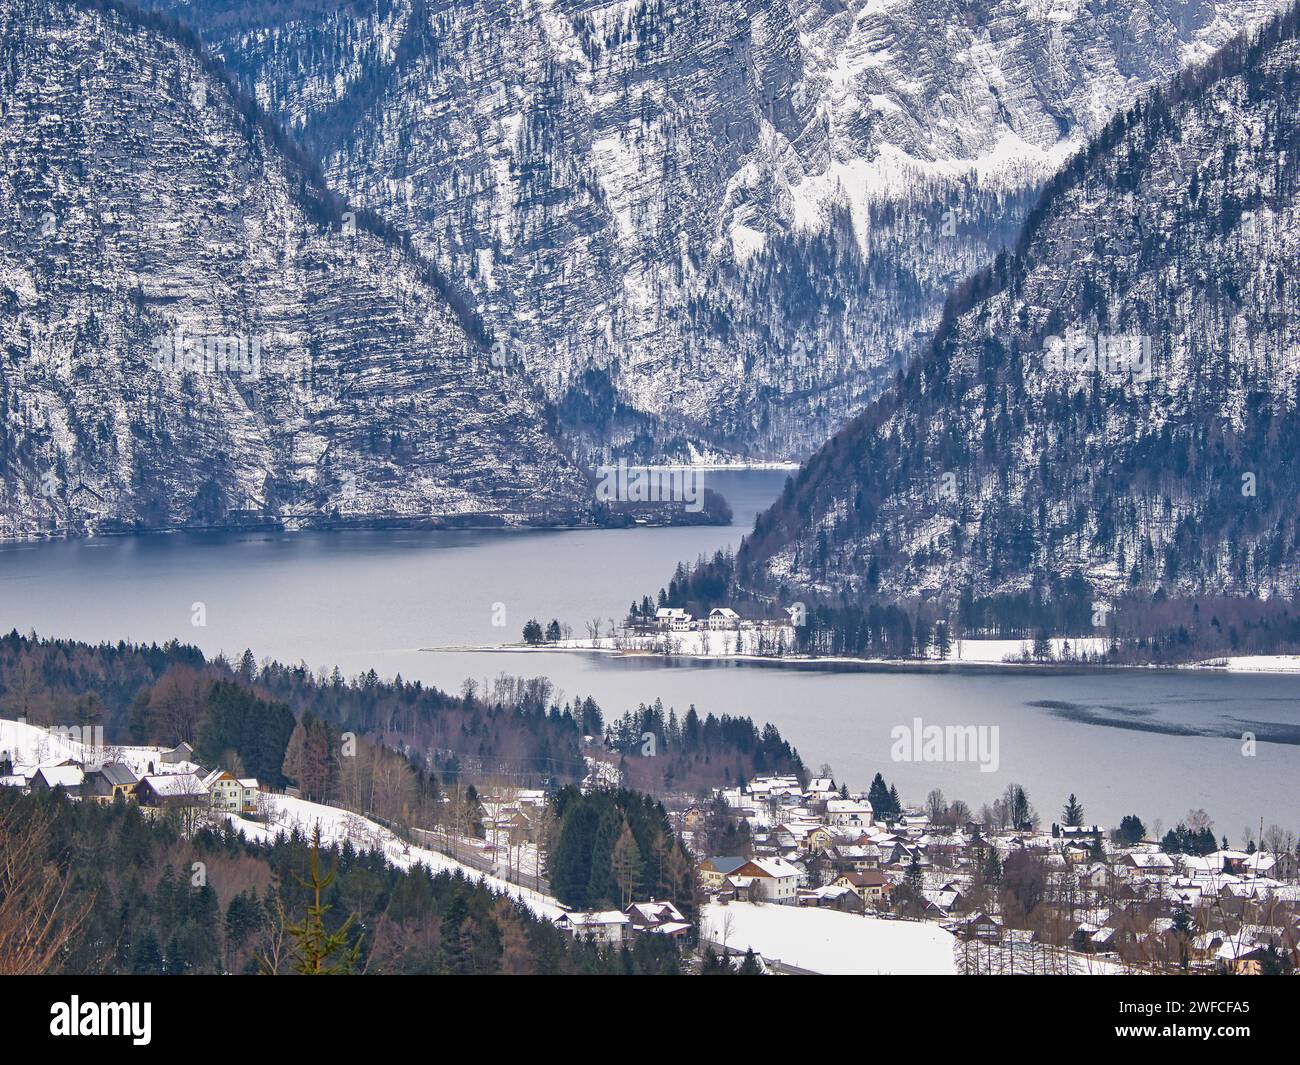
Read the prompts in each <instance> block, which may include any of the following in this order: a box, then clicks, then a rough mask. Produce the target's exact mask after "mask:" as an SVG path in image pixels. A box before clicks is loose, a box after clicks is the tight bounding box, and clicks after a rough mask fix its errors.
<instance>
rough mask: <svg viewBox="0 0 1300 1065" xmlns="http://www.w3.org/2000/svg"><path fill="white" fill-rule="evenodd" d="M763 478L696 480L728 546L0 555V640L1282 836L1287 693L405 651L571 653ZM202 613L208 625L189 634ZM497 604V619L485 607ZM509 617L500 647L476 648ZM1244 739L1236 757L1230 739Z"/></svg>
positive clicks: (251, 544)
mask: <svg viewBox="0 0 1300 1065" xmlns="http://www.w3.org/2000/svg"><path fill="white" fill-rule="evenodd" d="M785 476H786V474H785V473H784V472H781V471H748V472H733V473H720V472H719V473H715V472H712V471H709V472H708V473H706V474H705V478H706V479H705V483H706V484H707V485H708V487H710V488H714V489H716V490H718V491H720V492H721V493H722V494H723V495H725V496H726V497H727V499H728V500H729V501H730V503H731V505H732V508H733V510H734V512H735V515H736V522H735V524H734V525H732V526H731V527H729V528H677V529H644V528H642V529H631V530H617V531H615V530H606V531H596V530H584V531H578V532H498V531H492V532H437V533H425V532H405V531H398V532H348V533H318V532H312V533H255V534H254V533H240V534H195V535H172V536H145V537H135V538H108V539H96V540H89V541H74V542H70V543H64V542H55V543H46V544H36V545H22V546H13V547H5V548H0V627H2V628H3V629H4V630H5V631H8V630H9V629H11V628H17V629H19V630H20V631H23V632H26V631H29V630H32V629H34V630H35V631H36V632H38V633H39V634H41V635H45V636H62V637H70V638H76V639H82V640H90V641H99V640H114V641H116V640H118V639H127V640H134V641H152V640H157V641H160V642H161V641H163V640H167V639H170V638H172V637H178V638H180V639H181V640H184V641H187V642H190V643H193V644H196V645H198V646H199V647H201V648H203V650H204V651H205V652H208V653H212V654H215V653H216V652H218V651H225V652H226V653H227V654H229V655H231V656H235V655H238V654H240V653H241V652H242V651H243V649H244V648H245V647H251V648H252V649H253V651H254V653H255V654H256V655H257V656H258V657H259V658H261V657H268V656H269V657H274V658H278V659H281V660H283V661H289V662H299V661H302V662H305V663H306V664H307V665H309V666H310V667H312V668H313V669H315V668H317V667H320V666H326V667H332V666H334V665H335V664H337V665H339V666H340V668H342V669H343V670H344V672H345V673H347V674H349V675H351V674H355V673H359V672H362V671H364V670H367V669H370V668H372V667H373V668H374V669H375V670H376V671H377V672H378V673H380V674H381V675H384V676H390V677H391V676H393V675H394V674H397V673H401V674H402V676H404V677H406V678H408V679H416V678H419V679H422V680H424V681H426V682H428V683H433V684H437V685H439V686H441V687H444V688H449V689H456V688H458V687H459V685H460V683H461V681H462V680H464V679H465V678H466V677H472V678H474V679H477V680H484V679H486V678H490V677H492V676H495V675H496V674H497V673H500V672H508V673H518V674H524V675H530V676H531V675H545V676H548V677H550V678H551V679H552V680H553V681H554V683H555V684H556V685H557V687H558V688H559V689H561V690H562V691H563V692H564V694H565V696H566V697H571V696H573V695H575V694H581V695H587V694H590V695H592V696H594V697H595V698H596V700H597V701H598V702H599V703H600V704H601V706H602V707H603V708H604V709H605V712H606V714H607V715H611V714H621V713H622V711H623V710H625V709H628V708H630V707H633V706H635V705H636V704H637V703H638V702H641V701H646V702H650V701H653V700H654V699H655V698H656V697H658V698H662V699H663V701H664V704H665V705H673V706H676V707H677V708H678V709H679V710H685V708H686V707H687V706H688V705H689V704H690V703H694V704H695V705H696V707H697V708H698V709H699V710H700V711H701V712H702V713H703V712H708V711H713V712H714V713H730V714H744V715H747V716H750V717H753V718H754V719H755V720H756V721H758V722H759V723H760V724H761V723H762V722H765V721H771V722H773V723H774V724H775V725H776V726H777V727H778V728H780V730H781V732H782V734H783V735H784V736H786V737H787V738H788V739H789V740H790V741H791V742H792V743H793V744H794V745H795V746H797V747H798V748H799V751H800V753H801V754H802V756H803V758H804V761H805V762H806V763H807V764H808V765H809V767H810V768H812V769H816V768H817V767H818V766H819V765H821V764H822V763H829V764H830V765H831V766H832V768H833V769H834V770H835V773H836V774H837V777H839V778H840V779H847V780H848V782H849V783H850V785H851V786H854V787H863V788H865V787H866V785H867V783H868V782H869V780H870V778H871V776H872V774H874V773H875V772H876V771H878V770H879V771H882V772H884V774H885V776H886V778H887V779H889V780H890V781H891V782H896V783H897V785H898V788H899V791H900V792H901V793H902V795H903V798H904V799H905V800H907V801H918V802H919V801H920V800H921V799H923V798H924V796H925V794H926V792H927V791H928V790H929V789H930V788H932V787H940V788H942V789H943V791H944V793H945V794H946V795H947V796H948V797H949V798H954V797H960V798H963V799H965V800H966V801H967V802H969V803H970V804H971V805H972V806H973V807H976V808H978V806H979V804H980V803H981V802H984V801H988V800H991V799H993V798H994V797H995V796H996V795H998V794H999V793H1000V792H1001V791H1002V789H1003V788H1004V787H1005V786H1006V785H1007V783H1009V782H1011V781H1018V782H1020V783H1022V784H1024V785H1025V787H1026V788H1027V789H1028V790H1029V794H1030V798H1031V799H1032V800H1033V801H1034V803H1035V805H1036V806H1037V807H1038V808H1039V810H1040V812H1041V813H1042V814H1043V816H1044V820H1045V821H1050V820H1051V819H1052V818H1053V817H1056V816H1057V815H1058V813H1059V809H1060V806H1061V805H1062V803H1063V802H1064V800H1065V797H1066V795H1067V794H1068V793H1069V792H1071V791H1074V792H1076V793H1077V794H1078V795H1079V797H1080V799H1081V800H1082V801H1083V802H1084V804H1085V807H1086V809H1087V812H1088V815H1089V817H1093V818H1098V819H1104V820H1106V821H1109V822H1113V821H1114V820H1117V819H1118V818H1119V817H1120V816H1122V815H1123V814H1126V813H1138V814H1139V815H1140V816H1141V817H1142V818H1143V819H1144V820H1145V821H1146V823H1147V825H1148V828H1150V827H1152V824H1153V822H1154V821H1155V820H1157V819H1159V820H1160V821H1162V822H1163V824H1164V825H1165V826H1166V827H1169V826H1171V825H1172V824H1173V823H1174V822H1175V821H1176V820H1177V819H1178V818H1179V817H1180V816H1181V815H1182V814H1183V813H1184V812H1185V811H1187V810H1188V809H1189V808H1192V807H1204V808H1205V809H1206V810H1207V811H1209V813H1210V815H1211V816H1212V817H1213V818H1214V820H1215V825H1216V831H1218V832H1220V833H1226V834H1227V835H1228V836H1229V838H1230V839H1231V840H1232V841H1234V842H1236V841H1237V840H1238V839H1239V837H1240V836H1241V833H1242V830H1243V829H1244V827H1245V826H1247V825H1256V826H1257V825H1258V822H1259V819H1260V817H1263V818H1264V819H1265V821H1266V822H1277V823H1280V824H1284V825H1286V826H1287V827H1290V828H1300V809H1298V806H1300V803H1298V802H1297V799H1298V798H1300V788H1298V787H1297V781H1300V678H1291V677H1285V676H1251V675H1231V676H1229V675H1223V674H1200V673H1198V674H1188V673H1173V672H1136V671H1116V672H1106V673H1086V674H1050V675H1047V674H1042V673H1008V672H1004V671H989V672H987V673H978V674H972V673H969V672H966V673H944V672H929V673H921V672H907V673H902V672H890V671H880V670H867V671H863V670H855V671H845V670H830V669H788V668H779V667H772V666H767V665H755V664H741V665H738V664H734V663H716V664H715V663H690V664H687V663H669V662H665V661H662V660H659V659H653V658H635V659H629V658H624V659H616V658H613V657H610V656H600V655H581V654H555V653H544V652H540V653H526V652H519V653H498V654H485V653H478V652H472V651H440V652H436V653H430V652H428V651H422V650H420V649H421V648H427V647H434V646H440V647H447V646H455V647H470V646H479V645H485V644H500V643H505V642H513V641H517V640H518V639H519V633H520V630H521V628H522V627H523V624H524V622H525V621H527V620H528V619H529V618H530V617H537V618H539V619H541V620H542V621H543V622H545V621H548V620H549V619H550V618H552V617H556V618H559V619H560V620H561V622H565V623H567V624H569V625H571V626H572V627H573V629H574V632H575V633H576V634H578V635H582V634H585V626H586V622H587V621H589V620H591V619H594V618H600V619H601V620H602V624H605V623H607V622H606V619H608V618H610V617H614V618H619V617H621V616H622V615H623V614H624V612H625V611H626V610H627V607H628V604H629V603H630V602H631V601H632V600H633V598H637V599H639V598H640V596H641V595H642V594H646V593H654V592H655V591H657V590H658V588H659V587H660V586H661V585H662V584H665V583H666V582H667V579H668V577H669V576H670V575H671V573H672V569H673V567H674V566H675V565H676V563H677V561H678V560H680V559H686V560H690V559H694V558H695V557H696V556H697V555H699V554H701V553H705V554H711V553H712V552H713V551H714V550H715V549H717V548H718V547H721V546H724V545H725V544H732V545H733V546H734V545H735V544H737V543H739V540H740V537H741V535H742V534H743V533H744V532H746V531H748V530H749V529H750V528H752V526H753V519H754V515H755V514H756V513H757V512H758V511H759V510H761V509H762V508H763V507H764V506H766V505H767V504H768V503H769V502H770V501H771V500H772V499H774V498H775V496H776V495H777V493H778V492H779V491H780V489H781V485H782V484H783V483H784V480H785ZM196 603H201V604H203V608H204V611H205V613H206V625H203V626H195V625H194V624H192V618H193V616H194V605H195V604H196ZM498 604H501V606H498ZM502 608H504V616H505V622H506V624H505V626H504V627H496V626H494V625H493V619H494V615H495V616H496V617H498V618H499V617H500V615H501V612H502ZM916 717H920V718H921V719H922V721H923V723H924V724H925V725H941V726H942V725H977V726H980V725H983V726H990V727H993V726H996V727H997V730H998V731H997V753H998V768H997V771H996V772H983V771H981V769H980V767H979V765H978V764H975V763H971V762H967V763H951V762H947V763H936V762H920V763H907V762H893V761H891V759H890V748H891V746H892V743H891V730H892V729H893V728H895V727H896V726H900V725H911V723H912V721H913V719H914V718H916ZM1245 731H1251V732H1254V733H1255V734H1256V735H1257V737H1258V738H1259V743H1258V746H1257V753H1256V755H1255V756H1254V757H1243V755H1242V753H1241V748H1242V741H1241V735H1242V733H1243V732H1245Z"/></svg>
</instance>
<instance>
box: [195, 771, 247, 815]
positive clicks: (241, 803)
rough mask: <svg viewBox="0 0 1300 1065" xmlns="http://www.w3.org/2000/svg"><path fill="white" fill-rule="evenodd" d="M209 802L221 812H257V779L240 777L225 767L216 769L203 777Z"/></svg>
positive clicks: (213, 808) (214, 808)
mask: <svg viewBox="0 0 1300 1065" xmlns="http://www.w3.org/2000/svg"><path fill="white" fill-rule="evenodd" d="M203 787H204V789H205V790H206V791H207V793H208V804H209V806H211V808H212V810H213V811H214V812H215V813H219V814H255V813H257V791H258V786H257V780H256V779H254V778H252V777H246V778H244V779H242V780H241V779H240V778H238V777H236V776H235V775H234V774H233V773H228V772H227V771H226V770H224V769H214V770H213V771H212V772H211V773H209V774H208V775H207V776H206V777H204V778H203Z"/></svg>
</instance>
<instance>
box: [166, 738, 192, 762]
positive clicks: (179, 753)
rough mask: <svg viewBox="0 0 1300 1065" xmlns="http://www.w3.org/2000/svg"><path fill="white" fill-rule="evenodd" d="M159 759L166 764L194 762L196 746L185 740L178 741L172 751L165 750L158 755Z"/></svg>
mask: <svg viewBox="0 0 1300 1065" xmlns="http://www.w3.org/2000/svg"><path fill="white" fill-rule="evenodd" d="M158 761H160V762H162V763H163V764H164V765H179V764H180V763H181V762H192V761H194V748H193V747H191V746H190V745H189V744H188V743H185V742H181V743H178V744H177V745H176V746H175V747H173V748H172V749H171V750H170V751H163V752H162V753H161V754H160V755H158Z"/></svg>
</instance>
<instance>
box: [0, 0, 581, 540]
mask: <svg viewBox="0 0 1300 1065" xmlns="http://www.w3.org/2000/svg"><path fill="white" fill-rule="evenodd" d="M0 41H2V42H3V43H2V44H0V308H2V311H0V352H2V355H0V478H2V479H3V487H4V494H3V497H2V498H0V536H5V537H10V536H30V535H38V534H41V533H46V532H54V533H62V532H68V531H71V532H78V531H84V530H88V529H89V530H95V529H98V530H101V531H103V530H113V529H136V528H150V529H156V528H174V527H178V526H192V525H208V524H230V523H238V522H241V521H280V522H285V523H288V524H291V525H292V524H313V523H320V522H326V521H335V520H340V521H348V520H374V519H393V520H399V521H420V520H428V519H433V520H444V521H451V520H461V521H465V520H471V519H485V518H486V519H488V520H506V521H527V520H541V521H546V520H551V519H556V518H568V517H572V516H574V515H577V514H581V513H584V512H585V511H586V510H587V509H588V505H589V500H590V498H591V496H590V489H589V487H588V485H587V483H586V480H585V478H584V476H583V475H581V474H580V473H579V472H578V471H577V470H576V469H575V467H574V466H573V465H572V464H571V463H570V462H569V460H568V459H567V458H566V457H565V455H564V454H563V453H562V451H561V448H560V447H559V445H558V444H557V443H556V441H555V439H554V438H553V437H552V436H551V435H550V432H549V430H548V428H547V425H546V418H547V414H546V408H545V405H544V403H542V402H540V401H539V398H538V396H537V395H536V394H535V390H534V388H533V386H532V384H531V382H528V381H526V380H525V379H524V378H522V377H521V376H520V375H519V374H518V373H516V372H515V371H513V370H511V369H510V368H508V367H502V366H499V365H496V364H494V361H493V359H492V355H491V352H490V350H489V348H488V346H487V344H486V342H485V341H484V339H483V337H482V335H481V329H480V327H479V326H478V324H477V322H476V321H475V319H474V317H473V315H472V314H470V313H469V312H468V311H467V310H466V308H465V306H464V305H463V303H462V302H460V301H458V300H457V299H456V293H455V291H454V288H453V287H451V286H448V285H447V284H446V283H445V282H444V281H443V280H442V278H441V276H440V275H438V274H437V272H436V271H434V270H432V269H430V267H429V266H428V264H426V263H424V262H423V261H422V260H421V259H420V258H419V257H418V256H417V255H415V254H413V253H412V252H411V251H410V250H404V249H403V247H402V246H401V245H400V243H399V242H397V241H395V240H393V239H390V238H389V237H388V236H385V235H383V234H382V233H380V232H378V231H377V228H378V227H376V226H375V225H374V224H373V223H372V221H370V220H367V219H366V218H364V217H358V216H357V215H356V214H354V213H353V212H351V211H348V210H347V209H346V206H345V205H342V204H341V203H339V202H338V201H337V199H336V198H335V197H333V196H332V195H331V194H329V193H327V192H326V191H325V190H324V189H323V187H322V186H321V185H320V183H319V180H318V178H316V177H313V174H312V166H311V164H310V162H308V161H306V160H305V159H304V158H298V157H296V156H295V155H294V150H293V148H292V147H291V146H290V145H288V144H287V142H284V141H283V137H282V135H278V134H277V128H276V127H274V126H272V125H270V124H268V123H264V122H259V120H258V119H257V117H256V115H254V114H253V109H251V108H249V107H248V105H247V101H246V100H242V99H241V98H240V97H239V95H238V94H237V93H236V92H232V88H231V86H230V85H228V84H227V83H226V81H225V80H223V75H222V72H221V71H220V70H219V69H218V67H217V65H216V64H215V63H214V62H213V61H211V60H210V59H207V58H206V57H204V56H203V54H202V53H201V51H199V50H197V49H196V48H193V47H190V46H187V45H186V44H185V43H183V42H181V41H178V40H177V39H175V38H174V37H173V36H172V35H171V34H170V33H168V32H164V31H162V30H159V29H158V28H156V27H155V28H149V27H147V26H145V25H142V24H141V21H140V19H139V18H138V17H137V16H136V15H134V14H132V13H131V12H130V11H129V10H128V11H125V12H124V11H122V10H118V8H117V5H114V4H110V3H105V4H102V5H101V4H94V3H85V4H70V5H66V6H63V5H50V4H48V3H44V2H42V0H0Z"/></svg>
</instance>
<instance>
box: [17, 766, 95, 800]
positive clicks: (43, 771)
mask: <svg viewBox="0 0 1300 1065" xmlns="http://www.w3.org/2000/svg"><path fill="white" fill-rule="evenodd" d="M85 779H86V774H85V772H84V771H83V770H82V768H81V766H79V765H77V764H76V763H75V762H71V763H64V764H63V765H43V766H41V767H40V768H39V769H37V770H36V772H35V773H33V774H32V775H31V779H30V780H29V781H28V782H27V788H28V790H29V791H32V792H37V791H53V790H54V789H55V788H62V789H63V793H64V794H65V795H71V796H77V797H78V798H79V797H80V796H81V789H82V785H83V784H84V783H85Z"/></svg>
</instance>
